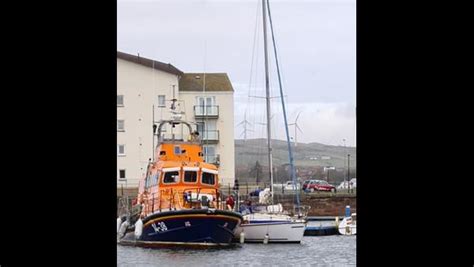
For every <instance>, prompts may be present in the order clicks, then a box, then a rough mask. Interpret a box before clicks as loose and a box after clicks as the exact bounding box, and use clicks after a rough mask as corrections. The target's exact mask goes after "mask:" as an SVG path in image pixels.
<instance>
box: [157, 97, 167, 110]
mask: <svg viewBox="0 0 474 267" xmlns="http://www.w3.org/2000/svg"><path fill="white" fill-rule="evenodd" d="M160 97H163V104H161V103H160ZM158 107H159V108H164V107H166V95H158Z"/></svg>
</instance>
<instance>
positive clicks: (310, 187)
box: [303, 180, 336, 193]
mask: <svg viewBox="0 0 474 267" xmlns="http://www.w3.org/2000/svg"><path fill="white" fill-rule="evenodd" d="M303 190H305V191H309V192H314V191H327V192H334V193H335V192H336V187H335V186H334V185H332V184H329V183H328V182H326V181H323V180H307V181H305V182H304V183H303Z"/></svg>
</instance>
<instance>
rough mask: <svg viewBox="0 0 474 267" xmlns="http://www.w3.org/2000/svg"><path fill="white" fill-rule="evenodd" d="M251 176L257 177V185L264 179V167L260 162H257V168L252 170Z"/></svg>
mask: <svg viewBox="0 0 474 267" xmlns="http://www.w3.org/2000/svg"><path fill="white" fill-rule="evenodd" d="M250 176H251V177H255V181H256V182H257V184H258V183H259V182H260V179H261V177H262V165H260V162H258V160H257V162H255V166H253V168H252V169H251V170H250Z"/></svg>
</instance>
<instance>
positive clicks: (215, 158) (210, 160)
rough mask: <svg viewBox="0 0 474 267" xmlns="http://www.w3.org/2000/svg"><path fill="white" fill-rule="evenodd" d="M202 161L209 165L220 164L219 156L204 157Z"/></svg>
mask: <svg viewBox="0 0 474 267" xmlns="http://www.w3.org/2000/svg"><path fill="white" fill-rule="evenodd" d="M204 161H205V162H207V163H210V164H214V165H216V166H219V165H220V164H221V161H220V157H219V154H217V155H206V156H204Z"/></svg>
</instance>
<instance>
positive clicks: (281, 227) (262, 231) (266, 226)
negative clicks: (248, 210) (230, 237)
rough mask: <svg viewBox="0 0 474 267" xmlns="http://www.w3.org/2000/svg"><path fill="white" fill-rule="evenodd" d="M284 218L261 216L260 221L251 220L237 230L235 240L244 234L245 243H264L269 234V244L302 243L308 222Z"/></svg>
mask: <svg viewBox="0 0 474 267" xmlns="http://www.w3.org/2000/svg"><path fill="white" fill-rule="evenodd" d="M265 217H267V218H265ZM279 217H280V218H279ZM284 217H285V216H274V215H273V216H272V215H268V216H265V215H263V216H262V215H259V218H258V219H254V220H252V219H251V218H250V219H249V220H248V221H247V222H245V223H242V224H241V225H240V227H238V228H237V230H236V233H235V238H236V239H239V238H240V234H241V233H242V232H243V233H244V237H245V238H244V240H245V243H262V242H264V240H265V236H266V235H267V234H268V243H301V240H302V239H303V235H304V231H305V227H306V222H305V221H304V220H293V219H290V218H289V217H287V218H284ZM244 218H245V216H244Z"/></svg>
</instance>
